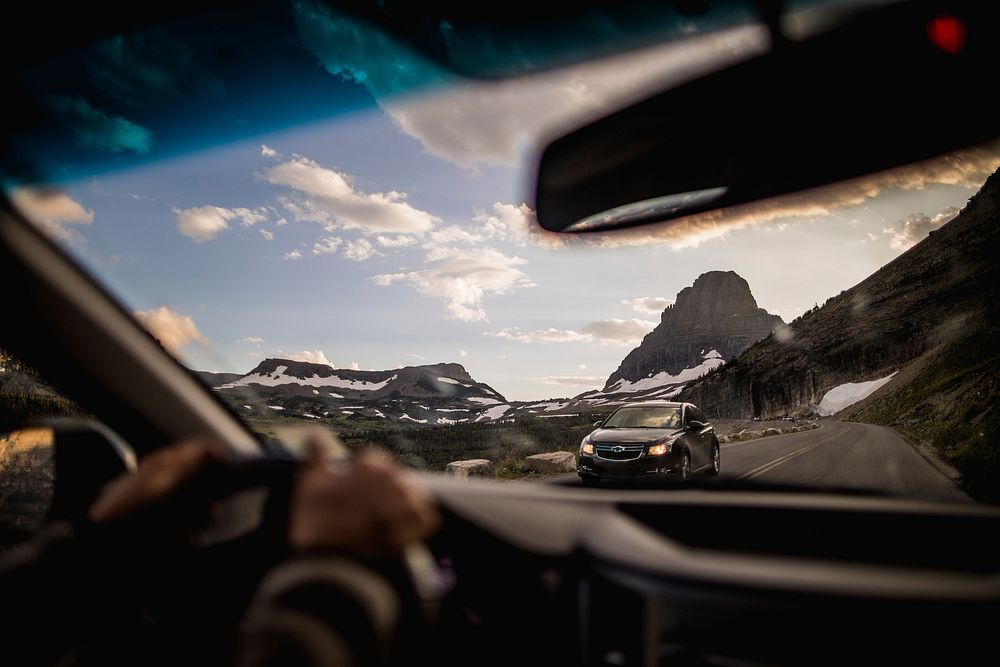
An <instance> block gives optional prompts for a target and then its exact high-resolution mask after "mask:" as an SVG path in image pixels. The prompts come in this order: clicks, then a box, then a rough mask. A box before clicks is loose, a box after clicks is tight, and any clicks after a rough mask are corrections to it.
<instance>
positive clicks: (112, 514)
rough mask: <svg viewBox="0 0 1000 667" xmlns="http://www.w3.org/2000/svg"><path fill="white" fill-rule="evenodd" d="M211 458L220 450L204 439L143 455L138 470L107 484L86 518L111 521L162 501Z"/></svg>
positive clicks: (102, 521) (203, 467)
mask: <svg viewBox="0 0 1000 667" xmlns="http://www.w3.org/2000/svg"><path fill="white" fill-rule="evenodd" d="M213 460H221V449H220V448H219V447H218V446H216V445H215V444H213V443H210V442H207V441H204V440H191V441H187V442H182V443H180V444H177V445H171V446H169V447H164V448H163V449H160V450H158V451H155V452H153V453H152V454H149V455H148V456H145V457H143V458H142V459H141V460H140V462H139V467H138V469H137V470H136V471H135V472H134V473H132V474H126V475H122V476H121V477H119V478H117V479H116V480H114V481H112V482H111V483H110V484H108V485H107V486H106V487H105V488H104V490H103V491H101V493H100V495H99V496H98V497H97V500H95V501H94V504H93V505H91V507H90V510H89V512H88V513H87V518H88V519H90V521H92V522H94V523H111V522H114V521H119V520H121V519H125V518H127V517H129V516H131V515H133V514H136V513H137V512H139V511H141V510H143V509H146V508H149V507H152V506H154V505H158V504H161V503H163V502H164V501H165V500H167V499H169V498H170V497H171V496H174V495H175V494H176V493H177V492H178V490H180V488H181V487H182V486H183V485H184V484H185V483H186V482H188V481H189V480H191V479H192V478H193V477H195V476H196V475H197V474H198V473H199V472H201V471H202V470H204V469H205V467H206V465H207V464H208V463H209V462H210V461H213Z"/></svg>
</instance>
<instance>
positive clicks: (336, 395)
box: [330, 391, 343, 398]
mask: <svg viewBox="0 0 1000 667" xmlns="http://www.w3.org/2000/svg"><path fill="white" fill-rule="evenodd" d="M330 396H331V397H333V398H343V396H341V395H340V394H335V393H333V392H332V391H331V392H330Z"/></svg>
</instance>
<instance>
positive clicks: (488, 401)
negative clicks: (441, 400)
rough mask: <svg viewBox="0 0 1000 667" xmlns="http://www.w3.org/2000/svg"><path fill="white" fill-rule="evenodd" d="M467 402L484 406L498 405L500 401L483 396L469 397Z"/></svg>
mask: <svg viewBox="0 0 1000 667" xmlns="http://www.w3.org/2000/svg"><path fill="white" fill-rule="evenodd" d="M465 400H467V401H473V402H475V403H482V404H483V405H496V404H497V403H499V402H500V401H498V400H497V399H495V398H483V397H482V396H469V397H468V398H467V399H465Z"/></svg>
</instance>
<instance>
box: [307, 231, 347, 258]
mask: <svg viewBox="0 0 1000 667" xmlns="http://www.w3.org/2000/svg"><path fill="white" fill-rule="evenodd" d="M343 242H344V239H342V238H340V237H339V236H328V237H326V238H325V239H320V240H319V241H317V242H316V243H314V244H313V254H314V255H332V254H334V253H336V252H337V249H338V248H339V247H340V245H341V244H342V243H343Z"/></svg>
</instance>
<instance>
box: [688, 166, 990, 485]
mask: <svg viewBox="0 0 1000 667" xmlns="http://www.w3.org/2000/svg"><path fill="white" fill-rule="evenodd" d="M998 241H1000V172H998V173H994V174H993V175H992V176H990V178H989V179H988V180H987V181H986V183H985V184H984V185H983V187H982V189H981V190H980V191H979V192H978V193H977V194H976V195H975V196H974V197H972V198H971V199H970V200H969V202H968V204H967V205H966V206H965V208H964V209H962V211H961V212H960V213H959V214H958V216H957V217H955V218H954V219H953V220H952V221H951V222H949V223H948V224H946V225H944V226H943V227H941V228H940V229H938V230H937V231H935V232H932V233H931V235H930V236H929V237H927V238H926V239H924V240H923V241H921V242H920V243H918V244H917V245H915V246H914V247H913V248H911V249H910V250H908V251H907V252H905V253H903V254H902V255H900V256H899V257H897V258H896V259H895V260H893V261H892V262H890V263H889V264H886V265H885V266H883V267H882V268H881V269H879V270H878V271H876V272H875V273H873V274H872V275H871V276H869V277H868V278H866V279H865V280H864V281H862V282H861V283H859V284H858V285H856V286H854V287H852V288H851V289H849V290H846V291H844V292H842V293H840V294H839V295H837V296H835V297H832V298H831V299H829V300H828V301H827V302H826V303H825V304H823V306H822V307H820V308H817V309H814V310H812V311H810V312H807V313H806V314H805V315H803V316H802V317H800V318H798V319H797V320H795V321H794V322H792V323H791V325H790V326H789V327H788V329H783V330H782V331H779V332H777V334H776V335H772V336H769V337H768V338H766V339H765V340H763V341H760V342H759V343H756V344H755V345H753V346H752V347H750V348H749V349H748V350H747V351H746V352H744V353H743V354H742V355H740V356H739V357H738V358H737V360H736V361H735V363H729V364H726V365H725V366H723V367H721V368H719V369H718V370H716V371H715V372H713V373H712V374H710V375H709V376H707V377H705V378H704V379H702V380H701V381H700V382H696V383H693V384H691V385H689V386H688V387H687V388H686V389H685V390H684V391H683V392H682V393H681V394H680V395H679V397H678V398H679V399H682V400H689V401H692V402H694V403H696V404H698V405H699V406H700V407H702V408H703V409H704V410H705V411H706V412H707V413H708V414H709V415H711V416H724V417H750V416H760V417H761V418H770V417H774V416H777V415H783V414H785V413H805V412H812V411H816V412H821V413H822V412H826V413H839V415H840V416H841V417H844V418H849V419H857V420H861V421H867V422H871V423H879V424H887V425H891V426H893V427H895V428H896V429H897V430H899V431H901V432H903V433H904V434H905V435H908V436H910V438H911V440H915V441H917V442H920V443H924V444H927V445H929V446H932V447H935V448H936V449H937V450H938V452H939V453H941V454H942V455H943V456H944V457H945V458H946V459H947V460H948V461H950V462H951V463H952V464H953V465H955V466H957V467H958V468H959V470H960V471H961V472H962V475H963V480H965V482H966V484H967V488H978V489H979V492H980V493H984V491H983V489H995V490H993V491H986V492H985V493H993V494H995V495H997V496H998V497H1000V448H998V447H997V443H998V442H1000V432H998V427H997V424H998V421H1000V420H998V419H997V407H996V406H997V404H998V401H997V399H998V398H1000V387H998V384H1000V380H998V378H1000V373H998V371H1000V367H998V366H1000V268H998V264H997V259H996V258H997V257H998V256H1000V253H998V250H1000V243H998ZM778 334H780V335H778ZM977 480H978V481H977ZM990 480H992V481H990Z"/></svg>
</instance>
